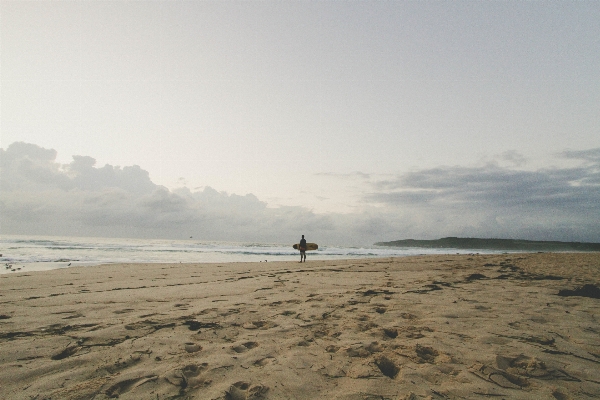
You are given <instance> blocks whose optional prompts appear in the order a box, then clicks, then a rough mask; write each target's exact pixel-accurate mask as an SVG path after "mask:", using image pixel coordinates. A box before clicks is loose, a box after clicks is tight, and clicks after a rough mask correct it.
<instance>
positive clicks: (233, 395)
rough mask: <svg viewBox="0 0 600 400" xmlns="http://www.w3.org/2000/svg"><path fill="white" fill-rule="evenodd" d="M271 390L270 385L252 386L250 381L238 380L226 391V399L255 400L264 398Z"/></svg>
mask: <svg viewBox="0 0 600 400" xmlns="http://www.w3.org/2000/svg"><path fill="white" fill-rule="evenodd" d="M268 391H269V387H268V386H264V385H255V386H252V385H251V384H250V383H248V382H236V383H234V384H233V385H231V386H230V387H229V390H227V391H226V392H225V399H226V400H254V399H262V398H264V396H265V394H266V393H267V392H268Z"/></svg>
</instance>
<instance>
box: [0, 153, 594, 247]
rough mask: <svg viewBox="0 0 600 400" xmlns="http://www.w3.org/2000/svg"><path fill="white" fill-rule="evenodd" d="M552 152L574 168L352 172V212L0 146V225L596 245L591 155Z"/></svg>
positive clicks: (113, 232) (75, 232)
mask: <svg viewBox="0 0 600 400" xmlns="http://www.w3.org/2000/svg"><path fill="white" fill-rule="evenodd" d="M507 154H508V155H507V156H506V157H505V158H507V159H514V160H517V161H519V160H521V159H522V158H521V157H520V156H518V155H516V154H513V153H507ZM560 156H561V157H564V158H567V159H570V160H573V161H576V162H578V163H579V164H580V165H578V166H576V167H570V168H549V169H540V170H536V171H524V170H517V169H513V168H509V167H502V166H499V165H498V164H496V163H490V164H487V165H484V166H481V167H470V168H469V167H460V166H454V167H438V168H433V169H425V170H416V171H412V172H408V173H403V174H397V175H395V176H393V175H389V176H391V178H388V179H379V180H377V176H376V175H369V174H365V173H352V174H348V175H346V176H340V177H339V179H347V178H349V177H354V178H359V179H364V181H363V183H362V184H361V185H363V186H362V187H363V188H365V190H364V192H363V194H362V205H363V207H362V209H360V210H359V211H356V212H355V213H350V214H348V213H346V214H341V213H330V214H326V215H323V214H315V213H313V212H312V211H311V210H309V209H308V208H306V207H301V206H295V207H290V206H286V207H277V208H273V207H268V204H267V203H266V202H264V201H261V200H260V199H259V198H257V197H256V196H255V195H253V194H246V195H238V194H229V193H227V192H224V191H218V190H216V189H214V188H211V187H203V188H202V189H198V188H197V189H194V190H190V189H189V188H186V187H183V188H179V189H175V190H169V189H167V188H165V187H163V186H160V185H156V184H155V183H153V182H152V181H151V179H150V176H149V174H148V172H147V171H145V170H143V169H142V168H141V167H139V166H136V165H134V166H126V167H123V168H121V167H116V166H111V165H104V166H102V167H98V166H96V160H95V159H94V158H92V157H89V156H79V155H76V156H73V161H72V162H71V163H69V164H64V165H63V164H59V163H57V162H56V151H55V150H48V149H44V148H41V147H39V146H36V145H34V144H27V143H13V144H11V145H10V146H9V147H8V148H7V149H6V150H3V149H0V168H1V170H0V185H1V186H0V187H1V188H2V190H1V191H0V218H1V220H0V222H1V225H0V228H1V231H2V233H4V234H30V235H33V234H39V235H68V236H108V237H141V238H174V239H176V238H188V237H189V236H193V237H194V238H195V239H200V240H231V241H252V242H278V243H280V242H288V241H289V242H293V241H295V240H296V239H297V237H298V236H299V235H300V234H305V235H307V237H308V238H309V239H310V240H315V241H319V242H320V243H326V244H345V245H370V244H372V243H374V242H377V241H385V240H396V239H403V238H423V239H427V238H430V239H433V238H439V237H443V236H471V237H504V238H522V239H539V240H579V241H591V242H594V241H595V242H600V222H599V221H598V215H600V149H591V150H585V151H565V152H563V153H561V154H560ZM519 162H520V161H519ZM519 162H516V163H512V164H513V165H516V164H519ZM328 176H329V175H328ZM331 178H332V179H335V176H333V175H332V176H331Z"/></svg>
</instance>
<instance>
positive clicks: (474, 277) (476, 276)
mask: <svg viewBox="0 0 600 400" xmlns="http://www.w3.org/2000/svg"><path fill="white" fill-rule="evenodd" d="M465 279H466V280H467V281H469V282H471V281H476V280H479V279H487V276H485V275H483V274H471V275H469V276H467V277H466V278H465Z"/></svg>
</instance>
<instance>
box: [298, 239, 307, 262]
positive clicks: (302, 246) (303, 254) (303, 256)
mask: <svg viewBox="0 0 600 400" xmlns="http://www.w3.org/2000/svg"><path fill="white" fill-rule="evenodd" d="M298 249H299V250H300V262H302V259H304V262H306V239H304V235H302V239H300V246H298Z"/></svg>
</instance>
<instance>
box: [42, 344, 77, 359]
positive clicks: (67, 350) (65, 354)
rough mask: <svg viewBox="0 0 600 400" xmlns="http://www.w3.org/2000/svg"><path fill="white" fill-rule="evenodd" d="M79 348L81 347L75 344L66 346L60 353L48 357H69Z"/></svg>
mask: <svg viewBox="0 0 600 400" xmlns="http://www.w3.org/2000/svg"><path fill="white" fill-rule="evenodd" d="M80 349H81V346H77V345H74V346H68V347H67V348H65V349H64V350H63V351H61V352H60V353H57V354H54V355H53V356H52V357H50V358H51V359H53V360H62V359H65V358H67V357H71V356H72V355H73V354H75V353H77V352H78V351H79V350H80Z"/></svg>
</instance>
